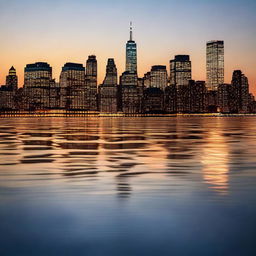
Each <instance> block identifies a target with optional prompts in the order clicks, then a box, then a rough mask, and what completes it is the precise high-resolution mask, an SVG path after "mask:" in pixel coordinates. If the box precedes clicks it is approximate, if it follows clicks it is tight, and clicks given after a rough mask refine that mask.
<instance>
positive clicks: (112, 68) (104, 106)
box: [99, 59, 117, 113]
mask: <svg viewBox="0 0 256 256" xmlns="http://www.w3.org/2000/svg"><path fill="white" fill-rule="evenodd" d="M99 108H100V111H101V112H104V113H116V112H117V68H116V64H115V61H114V59H108V63H107V67H106V76H105V79H104V81H103V84H102V85H100V86H99Z"/></svg>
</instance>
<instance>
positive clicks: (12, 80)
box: [6, 66, 18, 91]
mask: <svg viewBox="0 0 256 256" xmlns="http://www.w3.org/2000/svg"><path fill="white" fill-rule="evenodd" d="M6 87H7V88H8V90H10V91H16V90H17V89H18V77H17V75H16V70H15V68H14V67H13V66H12V67H11V68H10V70H9V74H8V76H6Z"/></svg>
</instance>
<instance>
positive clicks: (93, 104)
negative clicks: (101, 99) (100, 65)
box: [85, 55, 98, 111]
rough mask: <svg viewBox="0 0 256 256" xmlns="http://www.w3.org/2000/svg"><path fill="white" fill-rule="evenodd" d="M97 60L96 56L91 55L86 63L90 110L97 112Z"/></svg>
mask: <svg viewBox="0 0 256 256" xmlns="http://www.w3.org/2000/svg"><path fill="white" fill-rule="evenodd" d="M97 73H98V72H97V59H96V56H95V55H90V56H89V57H88V60H87V61H86V78H85V80H86V82H85V83H86V88H87V99H86V100H87V102H88V104H89V110H91V111H96V110H97V92H98V88H97Z"/></svg>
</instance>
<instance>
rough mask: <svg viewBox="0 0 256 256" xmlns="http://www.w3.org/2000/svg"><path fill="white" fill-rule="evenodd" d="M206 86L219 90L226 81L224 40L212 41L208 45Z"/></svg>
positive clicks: (209, 88)
mask: <svg viewBox="0 0 256 256" xmlns="http://www.w3.org/2000/svg"><path fill="white" fill-rule="evenodd" d="M206 76H207V81H206V86H207V89H208V90H214V91H217V90H218V86H219V85H220V84H223V83H224V41H210V42H207V45H206Z"/></svg>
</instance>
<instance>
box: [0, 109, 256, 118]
mask: <svg viewBox="0 0 256 256" xmlns="http://www.w3.org/2000/svg"><path fill="white" fill-rule="evenodd" d="M242 116H256V113H251V114H224V113H191V114H190V113H177V114H153V113H152V114H126V113H121V112H120V113H114V114H111V113H99V112H87V111H37V112H29V111H17V112H13V111H12V112H8V111H6V112H0V118H6V117H98V118H100V117H111V118H118V117H242Z"/></svg>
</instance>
